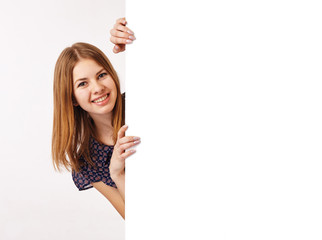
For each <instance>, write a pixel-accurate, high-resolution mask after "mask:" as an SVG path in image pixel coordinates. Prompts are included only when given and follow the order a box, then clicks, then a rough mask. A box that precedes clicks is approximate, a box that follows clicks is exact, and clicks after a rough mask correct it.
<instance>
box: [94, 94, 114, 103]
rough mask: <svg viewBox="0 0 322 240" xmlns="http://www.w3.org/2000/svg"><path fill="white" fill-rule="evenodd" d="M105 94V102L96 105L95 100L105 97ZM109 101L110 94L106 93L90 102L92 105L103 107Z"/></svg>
mask: <svg viewBox="0 0 322 240" xmlns="http://www.w3.org/2000/svg"><path fill="white" fill-rule="evenodd" d="M107 94H108V97H107V98H106V99H105V100H103V101H102V102H98V103H96V102H94V101H96V100H97V99H100V98H102V97H105V96H106V95H107ZM109 100H110V93H106V94H104V95H102V96H100V97H98V98H95V99H94V100H92V103H94V104H96V105H99V106H101V105H105V104H106V103H107V102H108V101H109Z"/></svg>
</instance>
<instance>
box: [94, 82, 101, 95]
mask: <svg viewBox="0 0 322 240" xmlns="http://www.w3.org/2000/svg"><path fill="white" fill-rule="evenodd" d="M103 90H104V86H103V85H102V84H100V83H99V82H98V81H93V83H92V93H93V94H100V93H102V92H103Z"/></svg>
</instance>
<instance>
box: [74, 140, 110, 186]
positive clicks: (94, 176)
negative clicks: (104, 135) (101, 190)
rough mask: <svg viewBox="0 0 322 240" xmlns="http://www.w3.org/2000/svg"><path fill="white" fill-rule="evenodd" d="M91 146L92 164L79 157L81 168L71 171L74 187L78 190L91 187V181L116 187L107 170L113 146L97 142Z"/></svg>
mask: <svg viewBox="0 0 322 240" xmlns="http://www.w3.org/2000/svg"><path fill="white" fill-rule="evenodd" d="M92 146H93V149H92V150H93V151H92V153H91V159H92V161H93V163H94V166H92V165H90V164H89V163H88V162H86V161H85V160H84V158H83V157H81V158H82V159H81V160H82V161H83V162H84V164H83V166H82V167H81V170H80V171H79V172H75V171H73V172H72V177H73V181H74V183H75V185H76V187H77V188H78V189H79V191H82V190H86V189H89V188H92V187H93V186H92V184H91V183H92V182H100V181H102V182H103V183H105V184H106V185H108V186H111V187H114V188H116V184H115V183H114V182H113V180H112V178H111V176H110V171H109V164H110V159H111V156H112V153H113V147H111V146H106V145H105V146H102V145H99V144H96V145H92Z"/></svg>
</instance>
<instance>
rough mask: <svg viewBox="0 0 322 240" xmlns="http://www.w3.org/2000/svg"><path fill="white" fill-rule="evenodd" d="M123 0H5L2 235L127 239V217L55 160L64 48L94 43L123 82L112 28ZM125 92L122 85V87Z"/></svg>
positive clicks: (0, 97) (0, 75) (0, 6)
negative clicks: (57, 82) (57, 77)
mask: <svg viewBox="0 0 322 240" xmlns="http://www.w3.org/2000/svg"><path fill="white" fill-rule="evenodd" d="M124 14H125V3H124V1H119V0H114V1H113V0H109V1H106V0H105V1H103V0H94V1H76V0H75V1H74V0H69V1H61V0H58V1H57V0H55V1H36V0H31V1H22V0H19V1H1V3H0V22H1V24H0V29H1V30H0V32H1V38H0V43H1V44H0V52H1V58H0V79H1V87H0V93H1V94H0V104H1V125H0V132H1V137H0V141H1V142H0V143H1V144H0V146H1V151H0V161H1V174H0V182H1V194H0V195H1V197H0V239H3V240H11V239H12V240H13V239H26V240H27V239H28V240H29V239H39V240H40V239H41V240H44V239H48V240H49V239H50V240H51V239H55V240H57V239H61V240H63V239H120V240H121V239H124V231H125V226H124V221H123V219H122V218H121V217H120V216H119V214H118V213H117V212H116V211H115V210H114V208H113V207H112V206H111V204H110V203H109V202H108V201H107V200H106V199H105V198H104V197H103V196H102V195H101V194H100V193H98V192H97V191H96V190H93V189H91V190H87V191H84V192H79V191H78V190H77V188H76V186H75V185H74V183H73V181H72V179H71V175H70V173H67V172H65V173H62V174H59V173H57V172H55V171H54V170H53V166H52V163H51V152H50V151H51V131H52V111H53V101H52V99H53V96H52V85H53V72H54V66H55V62H56V60H57V58H58V56H59V54H60V52H61V51H62V50H63V49H64V48H65V47H67V46H70V45H71V44H73V43H74V42H79V41H83V42H88V43H91V44H94V45H96V46H97V47H99V48H100V49H102V50H103V51H104V52H105V53H106V54H107V56H109V57H110V60H111V61H112V64H113V65H114V66H115V68H116V71H117V72H118V73H119V76H120V77H121V79H122V80H124V63H125V61H124V54H119V55H115V54H113V53H112V44H111V43H110V42H109V30H110V29H111V27H112V26H113V24H114V23H115V20H116V19H117V18H119V17H123V16H124ZM123 89H124V88H123Z"/></svg>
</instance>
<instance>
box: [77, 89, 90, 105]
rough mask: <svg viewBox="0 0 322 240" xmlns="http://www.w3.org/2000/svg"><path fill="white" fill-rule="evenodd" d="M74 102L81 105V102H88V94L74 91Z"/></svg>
mask: <svg viewBox="0 0 322 240" xmlns="http://www.w3.org/2000/svg"><path fill="white" fill-rule="evenodd" d="M74 96H75V99H76V101H77V102H78V103H79V104H81V103H82V102H85V101H88V93H87V92H86V91H81V90H78V91H75V93H74Z"/></svg>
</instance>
